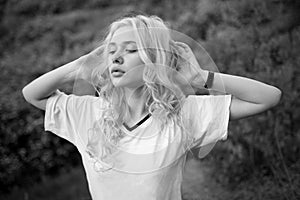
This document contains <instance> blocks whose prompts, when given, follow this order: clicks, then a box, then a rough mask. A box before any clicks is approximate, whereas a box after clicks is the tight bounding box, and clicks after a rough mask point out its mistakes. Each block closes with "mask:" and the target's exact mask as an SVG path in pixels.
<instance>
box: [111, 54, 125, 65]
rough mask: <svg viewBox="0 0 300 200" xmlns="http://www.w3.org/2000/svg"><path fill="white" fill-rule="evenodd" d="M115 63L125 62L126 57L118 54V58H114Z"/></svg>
mask: <svg viewBox="0 0 300 200" xmlns="http://www.w3.org/2000/svg"><path fill="white" fill-rule="evenodd" d="M113 63H114V64H120V65H121V64H123V63H124V59H123V58H122V57H121V56H118V57H116V58H114V59H113Z"/></svg>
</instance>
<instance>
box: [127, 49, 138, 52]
mask: <svg viewBox="0 0 300 200" xmlns="http://www.w3.org/2000/svg"><path fill="white" fill-rule="evenodd" d="M126 51H127V52H129V53H135V52H137V49H132V50H131V49H127V50H126Z"/></svg>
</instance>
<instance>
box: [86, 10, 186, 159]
mask: <svg viewBox="0 0 300 200" xmlns="http://www.w3.org/2000/svg"><path fill="white" fill-rule="evenodd" d="M123 26H130V27H132V29H133V31H134V33H135V35H136V38H137V48H138V53H139V56H140V58H141V60H142V61H143V62H144V64H145V68H144V73H143V80H144V82H145V85H144V86H143V92H144V94H146V96H147V98H146V107H147V109H148V111H149V112H150V113H151V114H152V115H153V116H154V117H155V116H156V117H157V118H159V119H160V120H161V121H162V124H166V123H168V121H170V120H173V122H174V120H175V121H178V122H180V119H179V118H178V116H179V115H178V113H179V112H180V108H181V103H182V101H183V100H184V98H185V95H184V94H183V93H182V92H181V90H180V88H179V86H178V85H177V84H176V83H174V81H173V80H172V78H170V73H169V72H170V71H171V70H175V71H178V69H179V68H180V66H182V65H184V64H185V62H186V61H185V60H184V59H183V58H182V57H181V56H179V52H178V47H177V46H176V44H175V42H174V41H173V40H172V38H171V35H170V32H169V28H168V26H167V24H166V23H164V22H163V20H162V19H161V18H159V17H157V16H144V15H137V16H133V17H125V18H121V19H119V20H117V21H115V22H113V23H112V24H111V25H110V27H109V31H108V34H107V36H106V37H105V39H104V41H103V43H102V45H104V52H103V59H104V60H103V62H102V65H103V66H101V67H99V68H95V70H94V71H93V74H92V80H93V85H94V87H95V88H98V90H97V93H98V95H99V97H101V98H102V99H103V100H105V101H106V102H107V105H108V106H107V107H106V108H105V109H103V112H102V117H101V118H100V119H99V120H98V121H97V122H95V126H94V127H93V129H92V130H94V134H91V135H93V136H95V135H97V137H90V140H89V143H88V146H87V147H88V150H89V151H90V153H91V154H93V155H94V156H97V157H100V158H104V157H105V156H107V154H109V152H110V153H112V152H111V151H112V149H113V146H115V145H117V144H118V141H119V140H120V139H121V138H122V137H123V133H122V131H121V130H120V128H119V127H120V124H122V122H123V121H124V119H125V118H126V117H128V116H127V114H128V110H129V107H128V105H127V104H126V101H125V94H124V90H123V88H120V87H119V88H118V87H114V86H113V84H112V82H111V80H110V76H109V71H108V69H106V70H105V71H104V73H103V71H102V70H99V69H101V68H103V67H107V66H108V61H107V60H105V59H106V58H107V57H108V49H107V44H108V43H109V42H110V40H111V38H112V37H113V35H114V33H115V32H116V30H117V29H118V28H120V27H123ZM169 69H171V70H169ZM95 131H97V132H98V133H97V134H96V133H95ZM99 131H100V132H101V133H99ZM99 134H100V135H99ZM101 138H102V139H101ZM95 140H96V141H95ZM98 140H99V141H98ZM101 141H102V142H101ZM103 141H104V142H103ZM98 142H101V145H99V143H98ZM99 146H102V147H103V149H102V150H104V151H102V153H101V155H99V152H98V151H97V150H96V149H97V148H98V147H99Z"/></svg>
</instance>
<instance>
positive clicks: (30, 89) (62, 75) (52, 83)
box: [22, 58, 81, 110]
mask: <svg viewBox="0 0 300 200" xmlns="http://www.w3.org/2000/svg"><path fill="white" fill-rule="evenodd" d="M80 59H81V58H79V59H77V60H74V61H72V62H70V63H67V64H65V65H63V66H61V67H59V68H57V69H55V70H52V71H50V72H48V73H46V74H44V75H42V76H40V77H39V78H37V79H35V80H33V81H32V82H31V83H29V84H28V85H26V86H25V87H24V88H23V90H22V93H23V96H24V98H25V100H26V101H27V102H28V103H30V104H32V105H34V106H35V107H37V108H39V109H42V110H45V109H46V103H47V99H48V97H49V96H51V94H52V93H53V92H55V91H56V90H57V88H59V87H60V86H61V85H63V84H65V83H68V82H71V81H73V80H74V78H75V77H76V72H77V70H78V69H79V67H80Z"/></svg>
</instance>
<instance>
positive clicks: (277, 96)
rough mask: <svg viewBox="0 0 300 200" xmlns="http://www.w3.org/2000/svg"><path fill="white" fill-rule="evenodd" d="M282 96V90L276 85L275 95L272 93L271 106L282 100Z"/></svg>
mask: <svg viewBox="0 0 300 200" xmlns="http://www.w3.org/2000/svg"><path fill="white" fill-rule="evenodd" d="M281 96H282V91H281V90H280V89H279V88H276V87H274V92H273V95H272V102H271V107H274V106H276V105H277V104H278V103H279V102H280V100H281Z"/></svg>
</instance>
